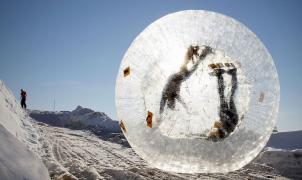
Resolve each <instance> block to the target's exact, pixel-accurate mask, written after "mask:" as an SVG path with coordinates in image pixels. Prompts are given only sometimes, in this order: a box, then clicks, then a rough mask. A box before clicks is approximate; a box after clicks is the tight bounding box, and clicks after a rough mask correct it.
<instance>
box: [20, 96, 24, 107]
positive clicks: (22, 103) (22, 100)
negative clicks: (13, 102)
mask: <svg viewBox="0 0 302 180" xmlns="http://www.w3.org/2000/svg"><path fill="white" fill-rule="evenodd" d="M21 107H22V108H24V98H22V99H21Z"/></svg>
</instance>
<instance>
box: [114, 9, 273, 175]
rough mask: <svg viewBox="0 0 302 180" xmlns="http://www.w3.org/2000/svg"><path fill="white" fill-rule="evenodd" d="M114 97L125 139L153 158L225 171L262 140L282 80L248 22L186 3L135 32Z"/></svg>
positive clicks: (155, 162)
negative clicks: (242, 22)
mask: <svg viewBox="0 0 302 180" xmlns="http://www.w3.org/2000/svg"><path fill="white" fill-rule="evenodd" d="M115 98H116V99H115V100H116V107H117V116H118V119H119V121H120V126H121V128H122V130H123V132H124V134H125V136H126V138H127V140H128V142H129V143H130V145H131V147H132V148H133V149H134V151H135V152H136V153H137V154H138V155H139V156H141V157H142V158H143V159H144V160H146V161H147V162H148V163H149V164H150V165H151V166H153V167H156V168H159V169H163V170H166V171H173V172H182V173H215V172H220V173H222V172H229V171H234V170H237V169H239V168H241V167H243V166H244V165H246V164H248V163H249V162H250V161H251V160H253V159H254V158H255V157H256V156H257V155H258V153H259V152H260V151H261V150H262V149H263V147H264V146H265V144H266V143H267V141H268V139H269V137H270V135H271V133H272V130H273V128H274V126H275V120H276V116H277V111H278V106H279V81H278V76H277V72H276V68H275V65H274V62H273V59H272V57H271V56H270V54H269V53H268V51H267V49H266V48H265V46H264V45H263V44H262V43H261V41H260V40H259V39H258V38H257V36H256V35H255V34H254V33H253V32H252V31H251V30H249V29H248V28H247V27H245V26H244V25H243V24H241V23H240V22H238V21H236V20H235V19H233V18H230V17H228V16H225V15H222V14H219V13H215V12H210V11H202V10H187V11H180V12H176V13H172V14H169V15H167V16H164V17H162V18H160V19H158V20H157V21H155V22H154V23H152V24H151V25H149V26H148V27H147V28H146V29H145V30H144V31H143V32H142V33H140V34H139V35H138V36H137V37H136V39H135V40H134V41H133V42H132V44H131V46H130V47H129V49H128V50H127V52H126V53H125V55H124V58H123V60H122V62H121V65H120V69H119V72H118V76H117V81H116V97H115Z"/></svg>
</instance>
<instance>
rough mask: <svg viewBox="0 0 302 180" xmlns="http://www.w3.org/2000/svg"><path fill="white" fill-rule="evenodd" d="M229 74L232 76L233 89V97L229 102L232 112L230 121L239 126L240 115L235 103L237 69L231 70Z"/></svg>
mask: <svg viewBox="0 0 302 180" xmlns="http://www.w3.org/2000/svg"><path fill="white" fill-rule="evenodd" d="M228 74H230V75H231V76H232V89H231V96H230V102H229V111H230V115H229V116H230V120H231V123H232V124H234V125H237V124H238V114H237V108H236V105H235V102H234V95H235V92H236V90H237V86H238V85H237V69H231V70H229V71H228Z"/></svg>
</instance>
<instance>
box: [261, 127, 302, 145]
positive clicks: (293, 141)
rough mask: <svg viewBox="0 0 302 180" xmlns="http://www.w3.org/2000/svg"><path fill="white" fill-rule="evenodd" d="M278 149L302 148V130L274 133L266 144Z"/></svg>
mask: <svg viewBox="0 0 302 180" xmlns="http://www.w3.org/2000/svg"><path fill="white" fill-rule="evenodd" d="M266 146H267V147H272V148H276V149H286V150H294V149H302V130H299V131H289V132H277V133H273V134H272V135H271V137H270V139H269V141H268V143H267V145H266Z"/></svg>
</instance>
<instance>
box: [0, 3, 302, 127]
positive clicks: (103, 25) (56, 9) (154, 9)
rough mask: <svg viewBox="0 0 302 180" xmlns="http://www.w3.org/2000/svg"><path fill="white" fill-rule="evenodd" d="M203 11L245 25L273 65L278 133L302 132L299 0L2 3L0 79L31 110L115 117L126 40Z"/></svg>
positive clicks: (301, 52)
mask: <svg viewBox="0 0 302 180" xmlns="http://www.w3.org/2000/svg"><path fill="white" fill-rule="evenodd" d="M187 9H204V10H212V11H216V12H220V13H223V14H226V15H228V16H231V17H233V18H235V19H237V20H239V21H241V22H242V23H244V24H245V25H246V26H248V27H249V28H250V29H251V30H252V31H253V32H254V33H256V34H257V35H258V37H259V38H260V39H261V40H262V42H263V43H264V44H265V46H266V47H267V49H268V50H269V51H270V53H271V55H272V56H273V58H274V61H275V64H276V67H277V71H278V74H279V79H280V85H281V100H280V108H279V111H280V113H279V117H278V122H277V126H278V128H279V130H281V131H285V130H297V129H302V119H301V116H302V108H301V107H302V98H301V97H302V96H301V92H302V85H301V82H302V81H301V79H300V78H301V76H302V72H301V68H302V35H301V33H302V10H301V9H302V1H299V0H297V1H293V0H288V1H287V0H282V1H277V0H272V1H268V0H259V1H256V0H253V1H238V0H237V1H235V0H234V1H220V0H219V1H218V0H209V1H203V0H196V1H193V0H182V1H180V0H173V1H172V0H150V1H141V0H137V1H126V0H120V1H116V0H108V1H101V0H96V1H93V0H90V1H84V0H49V1H43V0H37V1H31V0H26V1H22V0H20V1H14V0H0V79H2V80H3V81H4V82H5V83H6V85H7V86H9V88H11V89H12V91H13V92H14V94H15V95H16V96H17V97H19V91H20V89H21V88H24V89H25V90H26V91H27V92H28V96H29V98H28V106H29V107H30V108H32V109H41V110H52V109H53V101H54V98H55V99H56V110H72V109H74V108H75V107H76V106H77V105H82V106H84V107H89V108H92V109H94V110H97V111H103V112H105V113H107V114H108V115H109V116H111V117H112V118H116V110H115V103H114V89H115V80H116V74H117V72H118V69H119V64H120V61H121V60H122V58H123V54H124V53H125V52H126V50H127V48H128V47H129V45H130V43H131V42H132V40H133V39H134V38H135V37H136V36H137V35H138V34H139V33H140V32H141V31H143V30H144V28H145V27H146V26H148V25H149V24H150V23H152V22H153V21H155V20H156V19H158V18H160V17H162V16H164V15H166V14H169V13H172V12H176V11H180V10H187Z"/></svg>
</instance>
